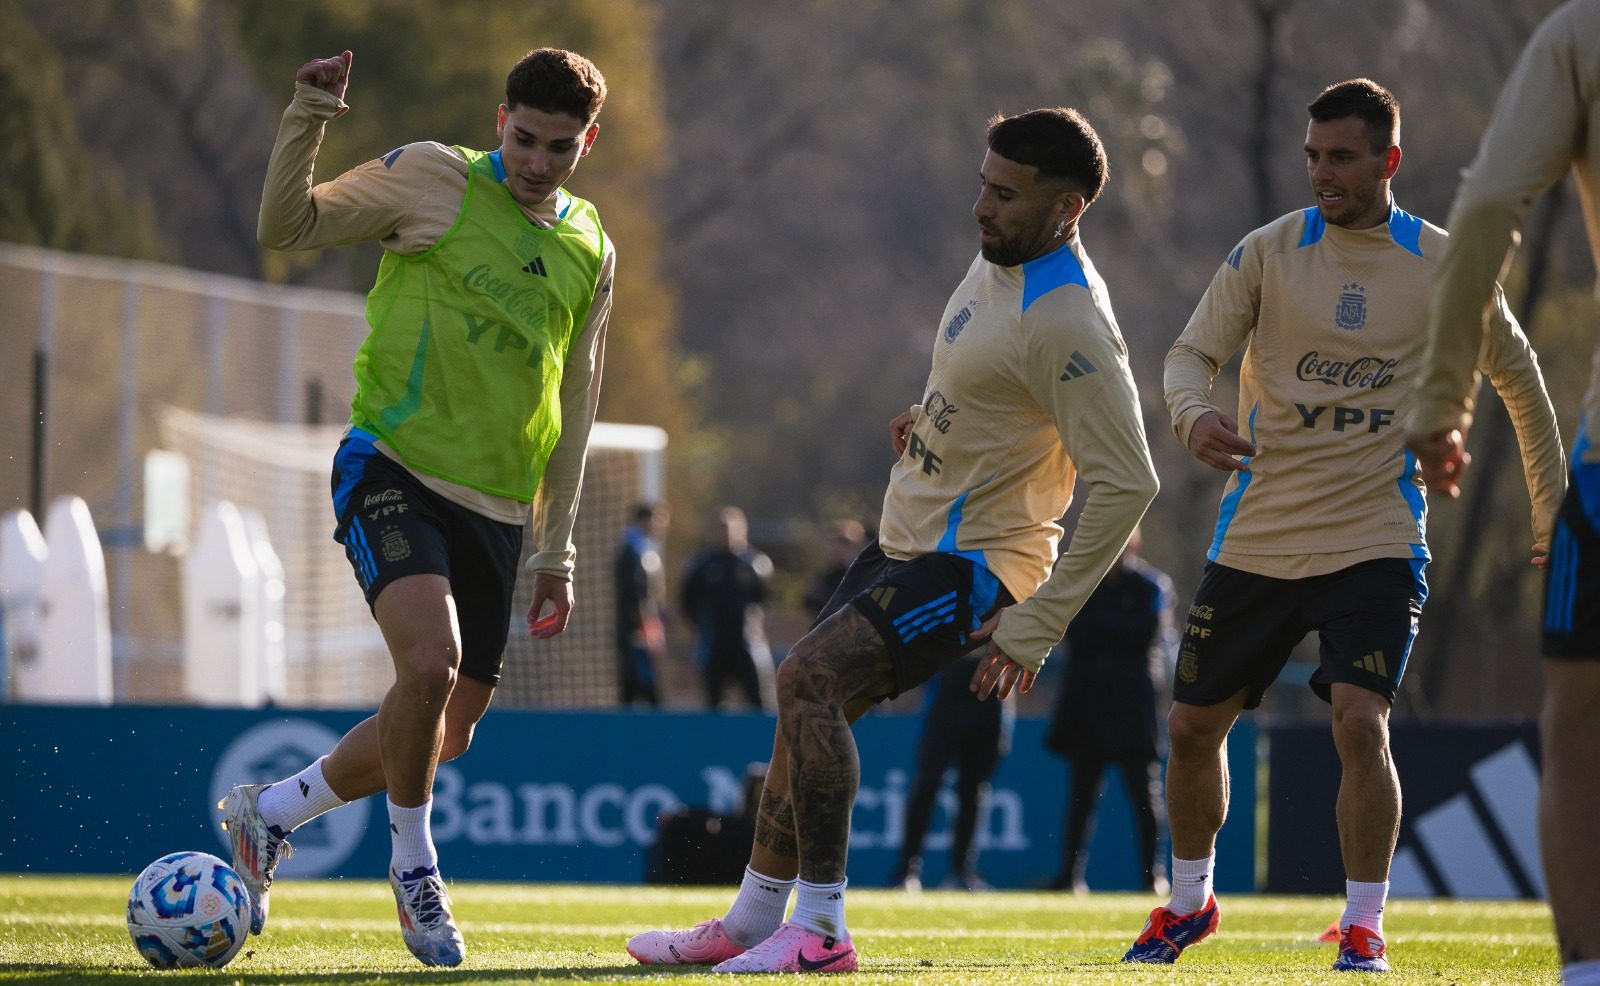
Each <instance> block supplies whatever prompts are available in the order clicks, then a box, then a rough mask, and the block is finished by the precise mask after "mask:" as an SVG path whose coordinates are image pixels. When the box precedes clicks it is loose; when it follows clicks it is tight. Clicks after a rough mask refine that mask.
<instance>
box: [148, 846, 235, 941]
mask: <svg viewBox="0 0 1600 986" xmlns="http://www.w3.org/2000/svg"><path fill="white" fill-rule="evenodd" d="M128 934H129V935H131V936H132V937H133V947H134V948H137V949H138V950H139V954H140V955H143V956H144V957H145V960H146V961H148V962H149V963H150V964H151V965H153V966H155V967H156V968H157V969H188V968H195V967H199V966H210V967H211V968H213V969H220V968H222V967H223V966H225V965H227V964H228V962H229V960H231V959H232V958H233V957H234V956H235V955H237V954H238V953H239V949H240V948H241V947H242V946H243V945H244V940H245V937H246V936H247V935H249V934H250V894H249V893H248V892H247V891H246V890H245V888H244V881H243V880H241V879H240V878H239V874H238V873H235V872H234V870H233V867H231V866H229V865H228V864H227V863H224V862H223V861H222V860H220V859H218V858H217V857H215V856H213V855H211V854H210V853H203V852H175V853H170V854H168V855H166V856H162V857H161V858H160V859H158V860H156V861H155V862H153V863H151V864H150V865H149V866H146V867H145V868H144V872H143V873H140V874H139V878H138V879H136V880H134V881H133V890H131V891H129V893H128Z"/></svg>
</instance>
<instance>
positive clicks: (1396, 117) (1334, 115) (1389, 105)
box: [1306, 79, 1400, 154]
mask: <svg viewBox="0 0 1600 986" xmlns="http://www.w3.org/2000/svg"><path fill="white" fill-rule="evenodd" d="M1306 112H1308V113H1310V114H1311V119H1313V120H1315V121H1317V122H1318V123H1327V122H1329V121H1330V120H1342V119H1344V118H1345V117H1347V116H1354V117H1359V118H1360V119H1361V122H1362V123H1365V124H1366V125H1367V136H1368V137H1370V138H1371V140H1372V153H1374V154H1382V153H1383V152H1384V151H1386V150H1388V149H1389V148H1391V147H1394V146H1396V145H1398V144H1399V143H1400V100H1398V99H1396V98H1395V95H1394V93H1392V92H1390V91H1389V90H1387V89H1385V88H1384V87H1382V86H1380V85H1378V84H1377V83H1376V82H1373V81H1372V80H1371V79H1347V80H1345V81H1344V82H1335V83H1334V84H1333V85H1331V86H1329V87H1328V88H1326V89H1324V90H1322V92H1321V93H1319V94H1318V95H1317V98H1316V99H1313V100H1312V101H1311V102H1310V103H1308V104H1307V105H1306Z"/></svg>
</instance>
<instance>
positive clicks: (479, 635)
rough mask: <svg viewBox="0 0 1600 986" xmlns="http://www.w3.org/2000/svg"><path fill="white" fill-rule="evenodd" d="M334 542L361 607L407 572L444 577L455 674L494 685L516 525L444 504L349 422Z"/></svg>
mask: <svg viewBox="0 0 1600 986" xmlns="http://www.w3.org/2000/svg"><path fill="white" fill-rule="evenodd" d="M333 511H334V516H335V517H336V518H337V519H338V526H337V527H336V528H335V529H334V532H333V539H334V540H335V541H338V542H339V543H340V544H342V545H344V552H345V556H346V557H347V558H349V559H350V567H351V568H352V569H354V570H355V575H356V581H357V582H358V583H360V585H361V591H362V592H363V593H364V594H365V595H366V597H367V605H368V606H373V605H375V604H376V603H377V600H378V596H379V595H381V594H382V592H383V590H384V589H385V588H387V587H388V586H389V584H390V583H392V582H394V581H395V580H396V579H399V578H404V577H405V576H407V575H442V576H444V577H445V578H446V579H448V580H449V582H450V594H451V596H452V597H454V599H455V606H456V622H457V628H458V629H459V631H460V633H461V667H460V673H461V674H464V675H466V676H467V677H469V678H473V679H476V680H478V681H481V682H484V683H485V684H488V685H497V684H499V682H500V666H501V662H502V658H503V655H504V652H505V649H506V637H507V635H508V634H509V633H510V629H511V594H512V591H513V590H514V589H515V588H516V583H517V569H518V565H519V563H520V560H521V557H522V527H521V526H519V525H515V524H502V523H500V522H498V521H494V520H490V519H489V518H488V517H485V516H483V515H482V514H478V513H475V512H473V511H471V510H468V509H467V508H466V507H463V506H460V505H458V504H454V503H451V502H450V501H449V500H446V499H444V498H443V497H441V496H439V495H438V494H437V493H435V492H433V491H432V490H430V489H428V488H427V487H426V486H423V485H422V483H420V482H419V481H418V480H417V478H416V477H415V476H413V475H412V474H411V473H410V472H408V471H407V470H406V469H405V468H404V467H402V466H401V465H400V464H399V463H397V462H395V461H393V460H392V459H390V458H388V457H387V456H385V455H384V454H383V453H381V452H379V451H378V450H377V449H376V448H374V447H373V444H372V437H371V436H370V435H368V434H367V433H365V432H363V431H361V430H359V429H353V430H352V431H351V433H350V435H349V436H347V437H346V438H345V440H344V441H342V442H340V443H339V451H338V452H337V453H336V454H335V455H334V458H333Z"/></svg>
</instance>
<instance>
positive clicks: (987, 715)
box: [889, 657, 1017, 891]
mask: <svg viewBox="0 0 1600 986" xmlns="http://www.w3.org/2000/svg"><path fill="white" fill-rule="evenodd" d="M977 671H978V658H977V657H970V658H965V659H963V660H960V661H957V662H956V663H955V664H952V665H950V666H949V667H947V668H945V669H944V670H943V671H940V672H939V674H938V675H937V676H936V677H935V678H934V679H933V680H932V681H930V682H928V683H927V684H926V685H924V686H923V698H922V737H921V738H920V739H919V740H918V741H917V776H916V778H915V779H914V780H913V781H912V782H911V794H910V795H909V796H908V797H907V798H906V826H905V837H904V839H903V840H902V842H901V844H900V859H899V861H898V862H897V863H896V864H895V869H894V872H893V873H892V874H891V875H890V877H889V885H890V886H892V887H899V888H900V889H902V890H910V891H917V890H921V889H922V844H923V842H924V840H925V839H926V838H927V834H928V824H929V823H930V822H931V821H932V820H933V807H934V802H935V801H936V800H937V799H938V797H939V791H940V789H941V788H943V787H944V777H945V773H946V772H947V771H948V770H950V769H951V768H952V767H953V768H955V772H956V787H955V794H956V810H955V812H954V813H953V814H952V816H951V821H950V871H949V873H947V874H946V875H945V878H944V879H943V880H942V881H940V883H939V886H940V887H941V888H943V889H945V890H989V889H991V888H990V886H989V884H988V882H987V881H985V880H984V879H983V877H981V876H979V875H978V841H977V833H978V824H979V822H980V821H981V820H982V819H983V806H984V801H985V800H986V799H987V798H988V796H989V778H990V777H992V776H994V771H995V768H996V767H998V766H999V765H1000V760H1001V758H1002V757H1004V756H1005V755H1006V751H1008V750H1009V749H1010V748H1011V734H1012V732H1013V727H1014V726H1015V724H1016V721H1017V707H1016V703H1015V702H1014V701H1012V700H1011V699H1009V698H1007V699H1001V700H997V701H994V702H985V701H982V700H980V699H979V698H978V697H977V696H975V695H973V694H972V688H971V684H972V676H973V675H974V674H976V673H977Z"/></svg>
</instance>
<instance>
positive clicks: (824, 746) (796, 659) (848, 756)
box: [778, 607, 894, 883]
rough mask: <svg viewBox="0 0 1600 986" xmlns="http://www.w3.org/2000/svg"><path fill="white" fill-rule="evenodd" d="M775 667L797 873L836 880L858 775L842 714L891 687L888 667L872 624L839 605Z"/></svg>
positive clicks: (853, 747) (814, 880) (846, 719)
mask: <svg viewBox="0 0 1600 986" xmlns="http://www.w3.org/2000/svg"><path fill="white" fill-rule="evenodd" d="M779 673H780V675H781V676H782V678H783V681H784V688H783V689H782V701H781V702H780V707H779V711H778V728H779V729H780V730H781V731H782V732H783V737H784V740H785V741H786V743H787V744H788V748H789V779H790V780H789V793H790V796H791V797H792V798H793V802H794V821H795V834H796V838H797V840H798V844H799V846H798V847H799V851H800V877H801V879H803V880H805V881H807V882H808V883H837V882H839V881H840V880H843V879H844V869H845V856H846V854H847V852H848V850H849V843H850V809H851V807H852V806H853V805H854V804H855V799H856V788H857V787H858V786H859V784H860V780H861V762H860V759H859V755H858V753H857V751H856V742H855V736H854V734H852V733H851V731H850V721H851V719H852V718H853V717H852V716H851V715H850V714H849V712H855V711H857V710H858V709H859V708H861V707H862V706H861V700H863V699H876V698H878V697H881V696H884V695H887V694H889V693H890V692H892V691H894V669H893V666H892V664H891V663H890V661H889V657H888V654H887V653H886V651H885V649H884V643H883V638H882V637H880V636H879V635H878V632H877V630H875V629H873V627H872V625H871V624H870V623H868V622H867V620H866V618H865V617H863V616H862V615H861V614H859V613H857V612H856V611H855V610H853V609H851V608H849V607H846V608H844V609H842V610H840V611H839V612H837V613H835V614H834V615H833V616H831V617H829V618H828V619H827V620H826V621H824V622H823V623H822V624H821V625H820V626H818V627H817V628H816V629H814V630H813V631H811V633H809V634H807V635H806V637H805V638H804V639H802V640H801V641H800V643H799V644H797V645H796V646H795V649H794V651H791V652H790V655H789V657H788V658H787V659H785V660H784V662H783V664H782V665H780V667H779ZM847 706H848V707H849V711H847Z"/></svg>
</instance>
